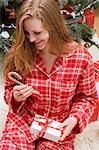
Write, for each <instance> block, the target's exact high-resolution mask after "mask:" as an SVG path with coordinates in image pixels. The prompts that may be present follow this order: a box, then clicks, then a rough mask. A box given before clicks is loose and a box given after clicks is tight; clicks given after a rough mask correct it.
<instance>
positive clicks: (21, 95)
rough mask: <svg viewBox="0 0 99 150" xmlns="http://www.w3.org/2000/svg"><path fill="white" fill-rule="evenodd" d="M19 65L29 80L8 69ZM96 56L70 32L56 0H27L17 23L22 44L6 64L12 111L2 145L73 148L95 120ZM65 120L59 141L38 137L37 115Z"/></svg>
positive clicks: (17, 68) (7, 95) (7, 98)
mask: <svg viewBox="0 0 99 150" xmlns="http://www.w3.org/2000/svg"><path fill="white" fill-rule="evenodd" d="M10 71H16V72H17V73H19V74H20V75H21V76H22V81H21V82H23V84H19V85H16V84H15V83H14V82H12V81H11V80H10V79H8V73H9V72H10ZM94 81H95V77H94V69H93V65H92V58H91V56H90V54H89V53H88V51H87V50H86V49H85V48H83V47H81V46H80V45H78V44H77V43H76V42H75V41H74V40H73V39H72V38H71V37H70V35H69V33H68V30H67V28H66V25H65V24H64V20H63V18H62V16H61V13H60V9H59V7H58V5H57V3H56V2H55V1H54V0H26V1H25V2H24V3H23V5H22V6H21V8H20V10H19V13H18V17H17V23H16V44H15V46H14V50H13V51H11V52H10V53H9V56H8V58H7V60H6V66H5V94H4V98H5V101H6V103H7V104H8V105H9V113H8V116H7V122H6V125H5V130H4V132H3V137H2V140H1V142H0V147H1V148H0V150H6V149H7V150H8V149H13V150H14V149H15V150H21V149H22V150H23V149H24V150H35V149H36V150H45V149H46V150H73V149H74V145H73V142H74V138H75V135H76V134H77V133H79V132H81V131H82V130H83V129H84V128H85V127H86V125H87V124H88V123H89V122H90V118H91V116H92V115H93V113H94V110H95V107H96V103H95V99H96V98H97V94H96V88H95V82H94ZM35 114H39V115H42V116H45V117H47V118H51V119H53V120H56V121H59V122H61V123H62V125H61V126H60V129H62V134H61V137H60V139H59V141H58V142H56V143H55V142H52V141H50V140H47V139H44V138H35V136H34V135H33V134H32V133H31V132H30V126H31V124H32V122H33V119H34V115H35Z"/></svg>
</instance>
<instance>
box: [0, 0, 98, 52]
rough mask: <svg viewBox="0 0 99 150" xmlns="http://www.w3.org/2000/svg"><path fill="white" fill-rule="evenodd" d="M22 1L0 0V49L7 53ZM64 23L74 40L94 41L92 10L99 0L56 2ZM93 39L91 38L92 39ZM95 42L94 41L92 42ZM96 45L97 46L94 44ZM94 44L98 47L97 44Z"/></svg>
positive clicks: (60, 0)
mask: <svg viewBox="0 0 99 150" xmlns="http://www.w3.org/2000/svg"><path fill="white" fill-rule="evenodd" d="M22 1H23V0H0V14H1V17H0V49H1V50H3V51H8V50H9V48H10V47H11V45H12V43H13V41H14V39H15V22H16V11H17V9H18V8H19V7H20V5H21V4H22ZM56 1H57V2H58V4H59V5H60V11H61V12H62V14H63V17H64V21H65V22H66V25H67V27H68V29H69V31H70V34H71V35H72V36H73V37H74V39H75V40H76V41H78V42H80V41H81V40H82V39H83V40H84V41H89V40H90V41H91V42H93V39H95V36H94V37H93V35H95V33H96V31H95V30H94V28H93V24H94V14H93V10H94V9H95V8H97V7H99V0H56ZM92 37H93V38H92ZM94 41H95V40H94ZM96 43H97V44H96ZM96 43H95V42H94V44H96V45H97V46H99V43H98V42H96Z"/></svg>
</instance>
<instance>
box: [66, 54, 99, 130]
mask: <svg viewBox="0 0 99 150" xmlns="http://www.w3.org/2000/svg"><path fill="white" fill-rule="evenodd" d="M83 63H84V64H85V65H84V68H83V69H82V73H81V76H80V78H79V82H78V85H77V91H76V95H75V96H74V98H73V104H72V106H71V111H70V115H69V116H74V117H76V118H77V120H78V124H77V126H76V128H75V129H76V130H77V133H78V132H82V130H83V129H84V128H85V127H86V125H87V124H88V123H89V122H90V119H91V116H92V115H93V114H94V111H95V109H96V100H97V91H96V86H95V75H94V67H93V63H92V60H91V57H90V60H87V59H86V61H85V62H83Z"/></svg>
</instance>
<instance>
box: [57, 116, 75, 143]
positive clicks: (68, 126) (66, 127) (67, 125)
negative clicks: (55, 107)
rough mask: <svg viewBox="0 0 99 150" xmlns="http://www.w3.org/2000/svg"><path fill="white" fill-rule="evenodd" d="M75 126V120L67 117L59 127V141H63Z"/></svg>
mask: <svg viewBox="0 0 99 150" xmlns="http://www.w3.org/2000/svg"><path fill="white" fill-rule="evenodd" d="M76 124H77V118H75V117H68V118H67V119H66V120H65V121H64V122H63V123H62V125H61V126H60V127H59V128H60V129H61V130H62V135H61V137H60V139H59V141H63V140H64V139H65V138H66V136H68V135H69V134H70V133H71V131H72V130H73V128H74V127H75V126H76Z"/></svg>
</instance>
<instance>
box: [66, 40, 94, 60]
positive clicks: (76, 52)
mask: <svg viewBox="0 0 99 150" xmlns="http://www.w3.org/2000/svg"><path fill="white" fill-rule="evenodd" d="M69 46H70V47H71V51H70V52H69V53H68V54H65V56H66V57H71V58H78V59H92V56H91V54H90V53H89V51H88V49H86V48H85V47H84V46H82V45H81V44H79V43H77V42H72V43H70V44H69Z"/></svg>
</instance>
